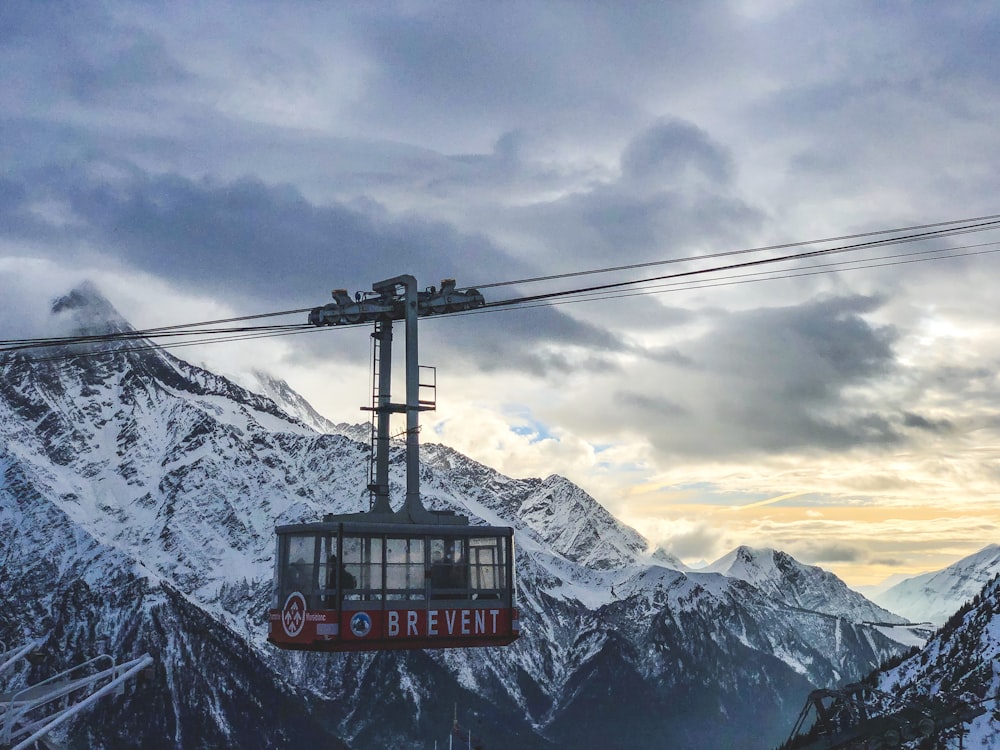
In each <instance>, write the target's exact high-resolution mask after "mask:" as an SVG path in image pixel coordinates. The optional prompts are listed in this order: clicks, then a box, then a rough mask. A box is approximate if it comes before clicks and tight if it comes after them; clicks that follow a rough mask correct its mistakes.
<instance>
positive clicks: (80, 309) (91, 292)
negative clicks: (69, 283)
mask: <svg viewBox="0 0 1000 750" xmlns="http://www.w3.org/2000/svg"><path fill="white" fill-rule="evenodd" d="M52 314H53V315H54V316H56V317H57V318H58V319H60V320H64V321H67V322H68V323H69V325H70V326H71V329H72V335H75V336H103V335H106V334H109V333H127V332H130V331H134V330H135V329H134V328H132V326H131V325H130V324H129V322H128V321H127V320H125V318H124V317H122V315H121V314H120V313H119V312H118V310H116V309H115V307H114V305H112V304H111V303H110V302H109V301H108V300H107V298H106V297H105V296H104V295H103V294H101V292H100V290H98V288H97V287H96V286H95V285H94V284H93V283H92V282H90V281H85V282H83V283H82V284H80V285H79V286H78V287H76V288H75V289H73V290H72V291H70V292H69V293H68V294H65V295H63V296H61V297H58V298H56V299H55V300H54V301H53V303H52Z"/></svg>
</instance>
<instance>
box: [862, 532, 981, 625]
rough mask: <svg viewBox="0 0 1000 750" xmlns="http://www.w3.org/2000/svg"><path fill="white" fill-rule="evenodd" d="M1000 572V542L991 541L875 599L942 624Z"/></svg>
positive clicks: (920, 619)
mask: <svg viewBox="0 0 1000 750" xmlns="http://www.w3.org/2000/svg"><path fill="white" fill-rule="evenodd" d="M997 573H1000V544H990V545H987V546H986V547H983V549H981V550H979V551H978V552H976V553H975V554H972V555H969V556H968V557H964V558H962V559H961V560H959V561H958V562H956V563H954V564H953V565H949V566H948V567H947V568H944V569H942V570H937V571H933V572H931V573H923V574H922V575H918V576H914V577H912V578H907V579H906V580H904V581H901V582H900V583H897V584H896V585H895V586H892V587H891V588H889V589H887V590H886V591H884V592H882V593H880V594H873V595H872V599H874V600H875V601H876V602H878V603H879V604H881V605H882V606H883V607H886V608H887V609H891V610H892V611H893V612H898V613H899V614H901V615H903V616H905V617H908V618H910V620H912V621H913V622H931V623H933V624H935V625H941V624H942V623H944V621H945V620H947V619H948V617H950V616H951V615H952V614H953V613H954V612H955V611H956V610H957V609H958V608H959V607H961V606H962V605H963V604H965V603H966V602H967V601H969V600H970V599H972V597H974V596H975V595H976V594H978V593H979V591H980V590H981V589H982V587H983V586H984V585H985V584H986V582H987V581H988V580H990V579H991V578H992V577H993V576H994V575H996V574H997Z"/></svg>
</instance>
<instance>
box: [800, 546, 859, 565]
mask: <svg viewBox="0 0 1000 750" xmlns="http://www.w3.org/2000/svg"><path fill="white" fill-rule="evenodd" d="M795 549H796V552H795V555H796V557H801V559H802V560H803V561H804V562H808V563H823V562H825V563H833V562H859V561H863V560H865V558H866V555H865V553H864V552H863V551H862V550H860V549H858V548H857V547H855V546H853V545H850V544H837V543H831V544H806V545H796V546H795Z"/></svg>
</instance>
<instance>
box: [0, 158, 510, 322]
mask: <svg viewBox="0 0 1000 750" xmlns="http://www.w3.org/2000/svg"><path fill="white" fill-rule="evenodd" d="M45 180H46V182H45V185H44V186H43V187H42V188H39V187H37V186H36V187H34V188H31V190H33V191H34V192H36V193H37V199H38V200H49V201H57V202H60V203H64V204H65V205H66V206H67V207H68V208H69V209H70V210H71V211H72V214H73V216H74V218H75V219H76V220H77V222H78V223H77V224H75V225H73V226H71V227H67V228H65V229H64V230H63V231H64V232H65V233H66V235H67V236H75V237H79V236H86V237H87V238H88V239H89V240H90V242H91V243H92V245H93V246H94V247H95V248H97V249H98V250H99V251H101V252H103V253H105V254H107V255H109V256H112V257H114V258H116V259H117V260H118V261H121V262H123V263H125V264H128V265H131V266H134V267H136V268H140V269H143V270H145V271H147V272H150V273H154V274H157V275H159V276H161V277H163V278H165V279H168V280H170V281H172V282H174V283H177V284H181V285H183V286H185V287H186V288H192V289H201V290H203V291H205V292H207V293H212V294H217V295H219V296H221V297H223V298H225V299H226V300H227V301H229V302H231V303H234V304H237V305H239V304H240V300H241V297H253V298H256V299H258V300H271V301H273V302H274V303H277V304H295V302H296V301H298V302H299V303H302V302H307V301H308V300H310V299H316V296H317V295H318V294H319V293H320V292H322V293H323V294H324V296H325V293H326V292H327V291H328V289H329V288H330V286H331V285H333V286H345V287H349V288H351V289H352V291H353V290H355V289H369V288H370V286H371V283H372V282H373V281H377V280H379V279H381V278H385V277H387V276H393V275H397V274H398V273H406V272H412V273H414V274H415V275H417V276H418V281H420V282H426V283H427V284H430V283H437V281H438V280H439V278H438V277H439V276H443V277H448V276H454V277H456V278H469V277H470V276H471V275H472V274H473V272H475V273H476V275H477V276H479V277H480V278H483V277H486V278H491V277H492V278H497V277H498V274H500V273H505V274H506V273H509V269H510V268H511V266H512V264H511V262H510V261H508V260H507V259H506V258H505V257H504V256H503V254H502V253H501V252H500V251H498V250H497V249H496V248H495V247H493V246H492V245H491V243H490V242H489V241H488V240H486V239H484V238H483V237H477V236H470V235H463V234H461V233H459V232H457V231H455V230H454V229H452V228H451V227H449V226H447V225H445V224H443V223H440V222H433V221H426V220H421V219H420V218H418V217H408V218H398V219H396V218H392V217H389V216H387V215H385V214H384V212H379V211H367V212H366V211H362V210H359V209H358V208H355V207H348V206H346V205H343V204H338V203H329V204H326V205H316V204H313V203H311V202H309V201H308V200H306V199H305V198H304V197H303V196H302V194H301V193H300V192H299V191H298V190H297V189H295V188H294V187H291V186H287V185H286V186H271V185H266V184H264V183H263V182H261V181H260V180H256V179H252V178H245V179H242V180H238V181H234V182H229V183H216V182H213V181H194V180H189V179H186V178H184V177H180V176H177V175H151V174H146V173H142V172H140V171H138V170H135V169H132V170H131V172H130V173H127V174H125V175H124V176H122V175H119V176H118V177H117V178H116V179H114V180H112V181H102V180H101V179H100V170H99V169H90V170H79V169H75V168H69V169H63V168H52V169H50V170H48V171H47V172H46V173H45ZM27 190H29V188H28V187H27V186H26V184H25V183H21V184H18V183H17V182H14V183H13V184H10V183H9V182H8V183H7V184H6V185H5V190H4V193H5V194H9V195H11V196H13V197H12V198H11V202H12V203H15V204H17V203H18V202H19V203H20V204H23V203H24V202H25V198H24V197H23V194H24V192H25V191H27ZM15 209H16V205H15ZM10 212H11V211H10V210H8V213H10ZM36 221H37V219H36ZM10 229H11V227H10V226H9V225H0V231H10ZM64 251H65V250H64V249H63V248H57V249H56V250H54V252H64ZM428 274H430V275H431V278H426V276H427V275H428ZM320 301H322V300H317V304H318V303H319V302H320Z"/></svg>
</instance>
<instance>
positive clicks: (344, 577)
mask: <svg viewBox="0 0 1000 750" xmlns="http://www.w3.org/2000/svg"><path fill="white" fill-rule="evenodd" d="M357 585H358V582H357V581H356V580H355V578H354V576H353V575H351V572H350V571H349V570H348V569H347V566H345V565H341V566H340V588H341V590H342V591H344V590H347V589H353V588H357ZM326 587H327V588H328V589H334V588H336V587H337V556H336V555H330V559H329V560H328V561H327V566H326Z"/></svg>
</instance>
